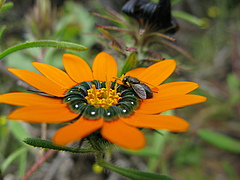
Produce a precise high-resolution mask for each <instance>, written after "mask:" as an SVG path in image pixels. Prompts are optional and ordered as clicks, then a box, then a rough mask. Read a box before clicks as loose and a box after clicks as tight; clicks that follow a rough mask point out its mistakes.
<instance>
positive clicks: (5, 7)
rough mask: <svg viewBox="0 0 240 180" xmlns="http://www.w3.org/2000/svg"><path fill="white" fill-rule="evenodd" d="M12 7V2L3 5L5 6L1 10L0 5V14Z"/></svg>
mask: <svg viewBox="0 0 240 180" xmlns="http://www.w3.org/2000/svg"><path fill="white" fill-rule="evenodd" d="M13 6H14V4H13V2H8V3H5V4H4V5H3V6H2V8H1V5H0V12H2V11H7V10H9V9H11V8H12V7H13Z"/></svg>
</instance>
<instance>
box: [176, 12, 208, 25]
mask: <svg viewBox="0 0 240 180" xmlns="http://www.w3.org/2000/svg"><path fill="white" fill-rule="evenodd" d="M172 15H173V16H175V17H177V18H181V19H183V20H186V21H188V22H190V23H192V24H194V25H196V26H203V25H204V22H203V21H202V20H201V19H200V18H197V17H195V16H193V15H191V14H188V13H186V12H183V11H176V10H174V11H172Z"/></svg>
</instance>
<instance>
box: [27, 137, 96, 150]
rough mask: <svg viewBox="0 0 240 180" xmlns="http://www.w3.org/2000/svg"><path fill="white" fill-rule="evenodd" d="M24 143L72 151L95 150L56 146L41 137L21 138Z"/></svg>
mask: <svg viewBox="0 0 240 180" xmlns="http://www.w3.org/2000/svg"><path fill="white" fill-rule="evenodd" d="M23 142H24V143H26V144H28V145H30V146H34V147H39V148H44V149H54V150H58V151H68V152H72V153H95V152H97V151H95V150H93V149H90V148H89V149H75V148H71V147H67V146H57V145H55V144H53V143H52V142H51V141H48V140H43V139H38V138H26V139H24V140H23Z"/></svg>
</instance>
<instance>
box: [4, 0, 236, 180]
mask: <svg viewBox="0 0 240 180" xmlns="http://www.w3.org/2000/svg"><path fill="white" fill-rule="evenodd" d="M10 2H13V3H14V6H13V7H12V8H11V7H9V8H10V9H8V10H5V9H2V10H1V11H0V34H1V32H3V33H2V34H3V36H2V39H0V52H2V51H4V50H6V49H7V48H9V47H11V46H13V45H16V44H20V43H23V42H26V41H33V40H39V39H51V40H62V41H69V42H76V43H80V44H82V45H84V46H86V47H88V48H89V50H88V51H85V52H73V53H75V54H78V55H80V56H82V57H84V58H85V59H88V60H90V61H91V60H92V59H93V57H94V56H95V55H96V54H97V53H98V52H99V51H102V50H109V49H106V48H107V47H106V46H102V45H101V44H99V43H98V42H99V41H100V42H101V41H102V39H100V38H99V37H97V36H93V35H91V34H97V33H99V31H98V29H97V28H96V26H95V24H99V25H109V23H110V22H109V21H107V20H106V19H103V18H100V17H97V16H94V15H92V14H90V13H89V11H94V12H98V13H102V12H104V11H105V9H104V7H105V6H106V5H108V6H110V7H111V8H113V9H114V10H115V11H116V12H118V13H121V6H122V5H123V4H124V3H125V1H123V0H121V1H117V0H114V1H110V0H92V1H83V0H78V1H77V0H75V1H73V0H72V1H63V0H62V1H61V0H57V1H52V3H51V5H50V4H49V3H50V1H38V3H39V2H44V3H41V4H38V6H36V4H37V3H36V2H37V1H34V0H25V1H24V3H22V2H21V1H18V0H12V1H8V0H7V1H6V3H10ZM172 2H173V3H172V4H174V5H173V7H172V9H173V10H174V11H175V14H174V12H173V14H174V15H176V16H177V15H178V16H179V17H180V16H181V14H180V15H179V13H177V12H178V11H180V12H185V13H188V14H190V15H193V16H194V17H196V18H198V20H201V22H203V25H202V26H201V27H199V26H196V25H195V24H194V23H191V22H192V21H194V19H189V17H188V16H187V17H186V16H184V17H186V18H183V16H181V18H179V17H176V18H177V21H178V24H179V26H180V30H179V31H178V32H177V33H176V34H175V35H173V37H174V38H175V39H176V40H177V42H175V44H176V45H178V46H179V47H181V48H182V49H184V50H185V51H186V52H188V53H189V54H190V55H191V56H192V57H193V60H189V59H188V58H186V56H184V55H183V54H181V53H179V52H177V51H176V50H174V49H170V50H169V53H170V54H171V58H174V59H176V60H177V61H178V64H179V65H178V69H177V71H176V73H175V74H174V75H173V76H172V78H174V79H175V80H190V81H195V82H197V83H199V84H200V89H199V90H196V91H195V92H194V93H196V94H200V95H204V96H207V97H208V101H207V102H206V103H203V104H200V105H195V106H192V107H187V108H182V109H179V110H176V112H175V113H176V114H177V115H179V116H180V117H182V118H184V119H186V120H187V121H189V123H190V124H191V128H190V130H189V131H188V132H186V133H183V134H177V135H175V134H172V133H168V132H164V131H162V132H161V133H162V135H161V134H158V133H154V132H152V131H149V130H148V131H147V130H144V131H145V133H146V135H147V139H148V142H149V146H148V147H147V148H146V149H144V150H143V151H141V152H137V153H135V152H128V151H121V152H115V153H114V154H113V155H112V157H111V161H112V162H115V163H116V164H118V165H121V166H123V167H131V168H134V169H140V170H142V171H147V170H149V171H151V172H157V173H161V174H165V175H167V176H170V177H173V178H176V179H177V180H192V179H194V180H216V179H218V180H237V179H239V178H240V171H239V169H240V163H239V161H240V157H239V153H240V148H239V146H240V145H239V144H240V133H239V129H240V21H239V17H240V2H239V0H231V1H227V0H213V1H207V0H202V1H197V0H175V1H172ZM126 18H128V17H126ZM190 18H191V17H190ZM40 25H41V26H40ZM111 25H112V24H111ZM63 53H64V50H59V49H54V48H34V49H26V50H22V51H18V52H15V53H13V54H11V55H8V56H6V57H5V58H4V59H3V60H1V61H0V94H2V93H6V92H14V91H26V89H28V88H29V87H28V85H27V84H25V83H23V82H21V81H19V80H18V79H16V77H14V76H12V75H11V74H10V73H8V71H6V68H8V67H14V68H21V69H28V70H32V71H36V70H35V69H34V68H33V66H32V65H31V62H33V61H38V62H44V63H48V64H51V65H54V66H57V67H59V68H62V62H61V56H62V54H63ZM169 53H168V54H169ZM111 54H112V55H114V56H115V57H116V59H117V57H118V56H119V54H118V52H117V51H114V50H113V51H112V52H111ZM163 55H165V56H166V57H169V55H166V54H164V53H163ZM90 61H88V62H90ZM90 63H91V62H90ZM119 63H120V64H121V61H120V62H119ZM13 108H14V107H13V106H10V105H5V104H4V105H3V104H0V170H1V172H2V173H0V179H1V176H2V177H3V176H4V180H5V179H6V180H12V179H18V178H20V177H22V176H23V175H24V173H25V172H26V170H27V169H29V167H31V166H32V164H33V163H34V161H35V160H36V159H37V158H38V157H40V156H41V151H39V150H38V149H35V148H32V147H29V146H27V145H25V144H24V143H23V142H22V140H23V139H24V138H25V137H40V136H41V132H40V125H36V124H26V123H22V122H11V121H7V119H6V115H7V114H8V113H9V112H11V110H13ZM55 130H56V125H51V126H49V127H48V134H47V139H51V137H52V135H53V134H54V132H55ZM151 145H153V146H152V147H151ZM93 164H94V157H93V156H91V155H89V156H78V155H75V154H70V153H63V152H59V153H57V154H56V155H55V156H54V157H52V158H51V159H49V160H48V161H47V162H46V163H45V164H44V165H43V166H41V167H40V169H39V170H38V171H37V172H35V173H34V174H33V176H32V177H31V178H30V179H34V180H36V179H44V180H48V179H52V180H54V179H57V180H63V179H86V180H87V179H89V180H90V179H96V180H98V179H99V180H101V179H110V180H120V179H124V178H122V177H120V176H118V175H116V174H115V173H109V172H105V171H103V172H98V171H96V170H94V169H93V170H94V171H92V167H93ZM1 174H2V175H1Z"/></svg>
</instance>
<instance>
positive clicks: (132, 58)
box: [121, 53, 137, 74]
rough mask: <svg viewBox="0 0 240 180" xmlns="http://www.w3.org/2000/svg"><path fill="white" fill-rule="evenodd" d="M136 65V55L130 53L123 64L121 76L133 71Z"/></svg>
mask: <svg viewBox="0 0 240 180" xmlns="http://www.w3.org/2000/svg"><path fill="white" fill-rule="evenodd" d="M136 64H137V58H136V53H131V54H130V55H129V56H128V58H127V60H126V63H125V64H124V67H123V69H122V73H121V74H124V73H126V72H128V71H130V70H132V69H134V68H135V67H136Z"/></svg>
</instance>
